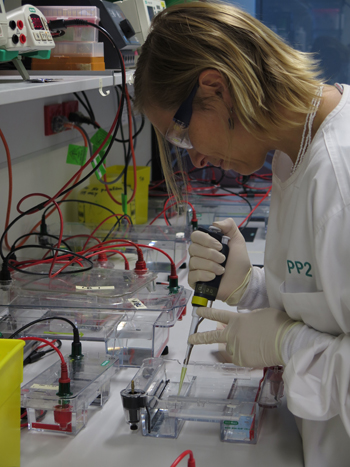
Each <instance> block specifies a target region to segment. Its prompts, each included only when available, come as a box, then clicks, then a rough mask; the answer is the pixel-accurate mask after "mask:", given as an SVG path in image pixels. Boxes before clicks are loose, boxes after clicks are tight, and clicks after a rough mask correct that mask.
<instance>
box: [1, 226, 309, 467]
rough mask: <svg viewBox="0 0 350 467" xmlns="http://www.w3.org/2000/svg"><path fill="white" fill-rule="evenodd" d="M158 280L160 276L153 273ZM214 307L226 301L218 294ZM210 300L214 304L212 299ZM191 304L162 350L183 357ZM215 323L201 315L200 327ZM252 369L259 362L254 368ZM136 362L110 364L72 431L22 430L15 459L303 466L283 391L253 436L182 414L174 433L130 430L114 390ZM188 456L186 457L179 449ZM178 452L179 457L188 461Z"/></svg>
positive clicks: (260, 239) (95, 347) (259, 250)
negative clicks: (99, 392) (226, 438)
mask: <svg viewBox="0 0 350 467" xmlns="http://www.w3.org/2000/svg"><path fill="white" fill-rule="evenodd" d="M264 243H265V242H264V233H263V231H261V230H259V229H258V232H257V235H256V238H255V240H254V242H252V243H250V244H248V251H249V254H250V257H251V261H252V262H253V263H257V264H259V263H262V262H263V250H264ZM187 273H188V270H187V269H180V270H179V279H180V284H182V285H184V286H186V287H188V285H187ZM159 279H160V280H165V279H166V277H165V276H164V277H162V275H160V276H159ZM215 305H217V306H218V307H220V308H226V309H227V308H228V307H227V305H226V304H223V303H221V302H220V304H219V303H218V304H216V303H215ZM215 305H214V306H215ZM190 308H191V305H190V304H189V305H188V306H187V314H186V315H185V316H184V317H183V319H182V321H179V322H177V323H176V325H175V326H174V327H173V328H171V331H170V338H169V343H168V349H169V353H168V355H167V356H164V357H162V358H169V359H177V360H179V361H181V362H182V360H183V358H184V352H185V349H186V340H187V335H188V329H189V325H190V320H191V310H190ZM214 328H215V323H213V322H210V321H209V320H206V321H204V322H203V323H202V325H201V331H203V330H204V331H206V330H211V329H214ZM61 350H63V354H67V353H69V343H68V342H67V341H63V345H62V349H61ZM217 350H218V349H217V345H215V344H213V345H206V346H195V347H194V349H193V352H192V356H191V361H196V362H197V361H198V362H212V363H214V362H218V361H220V355H219V353H218V351H217ZM84 351H85V352H88V351H93V352H103V351H104V344H102V343H91V342H90V343H87V342H83V352H84ZM57 358H58V357H57V356H56V355H50V356H47V357H45V358H44V359H43V360H42V361H40V362H37V363H35V364H32V365H27V366H26V367H25V368H24V379H23V381H24V383H27V382H28V381H30V380H31V379H32V378H33V377H34V376H36V375H37V374H38V373H40V372H41V371H43V370H44V369H46V368H47V367H49V366H50V365H52V364H53V363H54V362H55V361H56V360H57ZM256 371H259V370H256ZM136 372H137V368H123V369H120V370H117V371H116V373H115V374H114V376H113V377H112V380H111V392H110V399H109V400H108V401H107V403H106V404H105V405H104V406H103V407H102V408H100V407H98V408H97V407H90V408H89V411H88V412H89V414H88V421H87V424H86V427H85V428H84V429H82V430H81V431H80V432H79V433H78V434H77V435H76V436H69V435H62V434H48V433H40V432H31V431H28V430H27V429H26V428H22V431H21V467H48V466H50V467H61V466H63V465H64V466H66V467H73V466H74V467H75V466H84V467H97V466H100V465H101V466H103V467H118V466H123V467H124V466H136V465H141V466H143V467H157V466H159V467H170V465H171V464H172V463H173V462H174V460H175V459H176V458H177V457H178V456H179V455H180V454H181V453H182V452H183V451H185V450H187V449H191V450H192V451H193V454H194V457H195V460H196V466H197V467H213V466H224V465H225V466H232V467H238V466H239V467H241V466H249V467H255V466H259V467H264V466H266V467H280V466H283V467H302V466H303V456H302V444H301V438H300V436H299V432H298V430H297V427H296V424H295V420H294V416H293V415H292V414H291V413H290V412H289V411H288V409H287V405H286V399H285V397H283V398H282V405H281V406H280V407H279V408H276V409H268V410H265V411H264V418H263V420H262V424H261V430H260V434H259V438H258V442H257V444H255V445H252V444H250V445H249V444H237V443H224V442H221V441H220V439H219V429H218V425H217V424H216V423H204V422H190V421H186V422H185V425H184V428H183V429H182V431H181V433H180V435H179V437H178V438H177V439H166V438H151V437H144V436H142V434H141V431H140V430H139V431H136V432H133V431H131V430H130V428H129V425H128V424H127V423H126V421H125V417H124V411H123V407H122V402H121V397H120V392H121V391H122V390H123V389H125V388H126V387H127V385H128V384H129V383H130V381H131V379H132V378H133V376H134V375H135V373H136ZM186 459H187V457H186ZM186 459H184V460H182V461H181V462H180V464H179V465H187V464H186V463H187V460H186ZM0 464H1V462H0Z"/></svg>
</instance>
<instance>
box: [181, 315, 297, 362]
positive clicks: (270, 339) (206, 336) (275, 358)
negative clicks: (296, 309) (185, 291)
mask: <svg viewBox="0 0 350 467" xmlns="http://www.w3.org/2000/svg"><path fill="white" fill-rule="evenodd" d="M197 314H198V316H201V317H203V318H207V319H211V320H213V321H219V322H221V323H223V324H226V327H225V328H224V329H223V330H216V331H208V332H197V333H196V334H192V335H191V336H190V337H189V338H188V343H189V344H193V345H197V344H213V343H219V344H223V343H224V344H226V351H227V352H228V353H229V354H230V355H231V356H232V363H234V364H235V365H238V366H242V367H248V368H264V367H266V366H275V365H284V362H283V359H282V355H281V348H282V347H281V345H282V341H283V337H284V336H285V334H286V333H287V332H288V331H289V330H290V329H291V328H292V327H293V326H295V325H297V324H299V321H293V320H292V319H290V318H289V316H288V315H287V313H285V312H284V311H279V310H276V309H275V308H261V309H259V310H254V311H252V312H251V313H243V314H242V313H234V312H231V311H227V310H218V309H216V308H204V307H203V308H198V309H197Z"/></svg>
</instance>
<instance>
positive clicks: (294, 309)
mask: <svg viewBox="0 0 350 467" xmlns="http://www.w3.org/2000/svg"><path fill="white" fill-rule="evenodd" d="M280 293H281V298H282V302H283V306H284V309H285V311H286V312H287V314H288V315H289V316H290V317H291V318H292V319H294V320H296V321H302V322H304V323H305V324H307V325H308V326H310V327H312V328H314V329H316V330H317V331H320V332H327V333H329V334H334V335H339V333H341V332H342V331H341V328H340V327H339V325H338V323H337V322H336V320H335V319H334V317H333V315H332V313H331V310H330V308H329V306H328V304H327V301H326V297H325V295H324V293H323V292H300V293H297V292H294V293H290V292H286V291H285V283H283V284H282V285H281V286H280Z"/></svg>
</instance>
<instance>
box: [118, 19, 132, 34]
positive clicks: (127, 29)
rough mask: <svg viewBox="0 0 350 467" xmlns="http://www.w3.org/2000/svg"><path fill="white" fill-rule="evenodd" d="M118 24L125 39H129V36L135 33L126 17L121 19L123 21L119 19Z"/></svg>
mask: <svg viewBox="0 0 350 467" xmlns="http://www.w3.org/2000/svg"><path fill="white" fill-rule="evenodd" d="M119 26H120V29H121V30H122V31H123V33H124V34H125V37H126V38H127V39H130V37H132V36H134V35H135V31H134V28H133V27H132V26H131V23H130V21H129V20H128V19H126V18H125V19H123V21H121V22H120V23H119Z"/></svg>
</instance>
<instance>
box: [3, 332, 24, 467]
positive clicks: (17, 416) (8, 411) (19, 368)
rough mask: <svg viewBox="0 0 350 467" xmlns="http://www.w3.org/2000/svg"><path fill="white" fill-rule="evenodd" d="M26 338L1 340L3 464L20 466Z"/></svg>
mask: <svg viewBox="0 0 350 467" xmlns="http://www.w3.org/2000/svg"><path fill="white" fill-rule="evenodd" d="M23 347H24V341H22V340H17V339H0V465H1V467H19V466H20V462H21V459H20V457H21V456H20V435H21V432H20V430H21V427H20V423H21V383H22V381H23Z"/></svg>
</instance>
